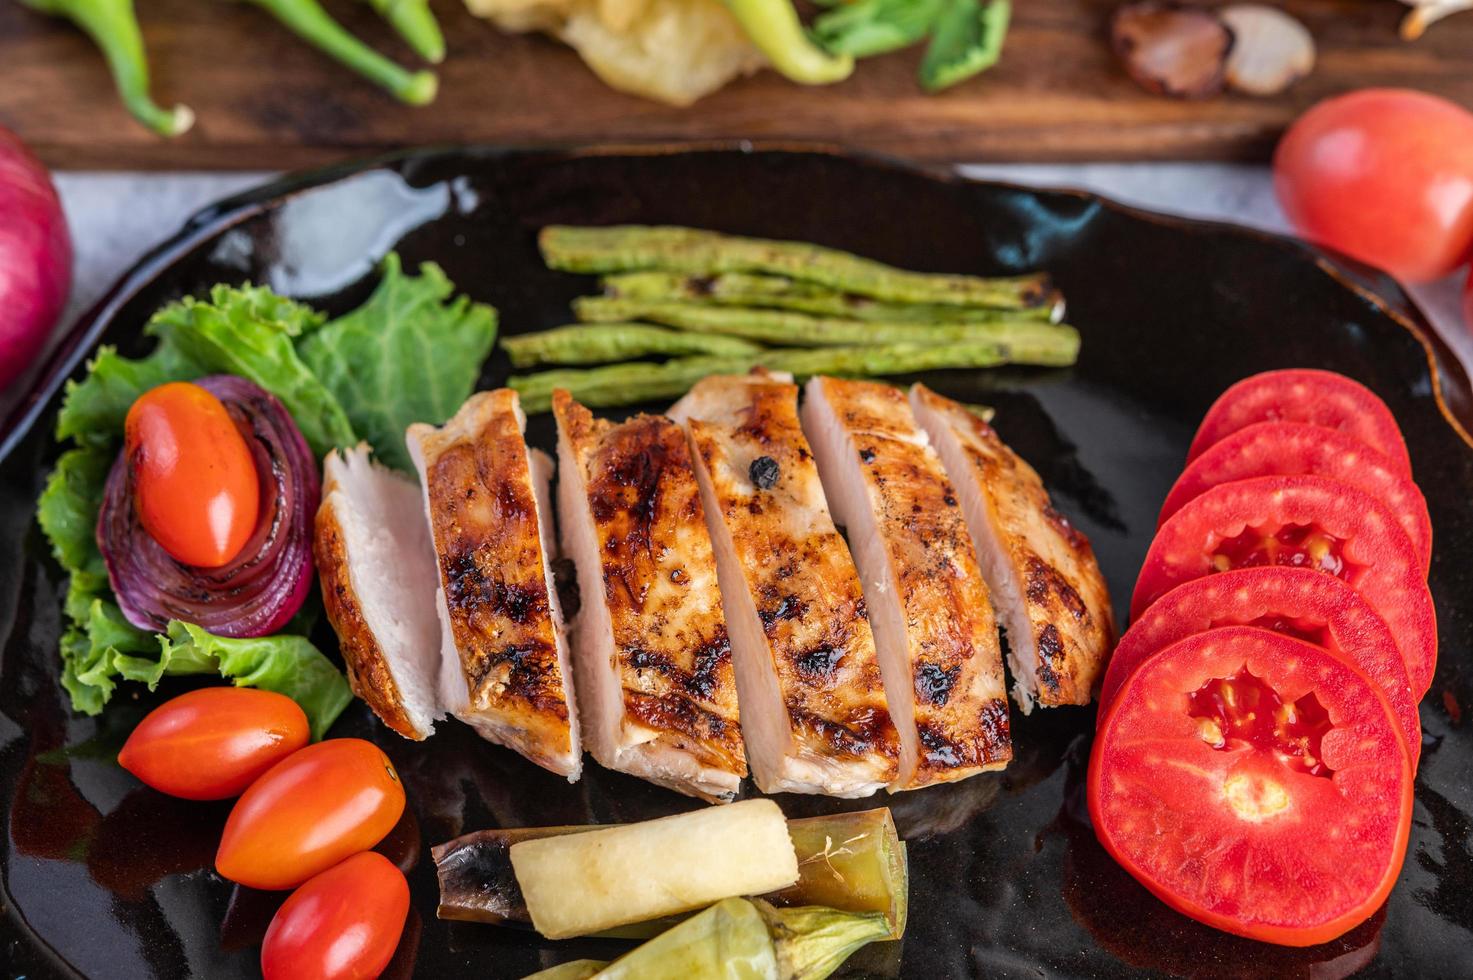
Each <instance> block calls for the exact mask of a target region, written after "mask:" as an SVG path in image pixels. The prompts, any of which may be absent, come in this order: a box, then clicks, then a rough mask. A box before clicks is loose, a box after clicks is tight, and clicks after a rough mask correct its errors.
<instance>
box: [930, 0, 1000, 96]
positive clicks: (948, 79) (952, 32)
mask: <svg viewBox="0 0 1473 980" xmlns="http://www.w3.org/2000/svg"><path fill="white" fill-rule="evenodd" d="M1011 14H1012V4H1011V2H1010V0H945V4H944V6H943V8H942V10H941V12H940V13H939V14H938V15H937V17H936V21H935V26H934V28H933V33H932V35H931V44H930V46H929V47H928V48H927V49H926V56H925V58H924V59H922V61H921V85H922V86H923V87H924V88H925V89H926V90H927V91H928V92H939V91H941V90H942V89H944V88H950V87H951V86H952V85H955V84H957V83H958V82H961V81H965V80H966V79H968V78H971V77H972V76H973V75H977V74H979V73H981V72H983V71H986V70H987V69H988V68H991V67H992V66H993V65H995V64H997V59H998V58H999V57H1000V56H1001V55H1002V46H1003V41H1004V40H1006V38H1007V34H1008V20H1009V18H1010V16H1011Z"/></svg>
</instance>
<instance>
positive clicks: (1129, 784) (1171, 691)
mask: <svg viewBox="0 0 1473 980" xmlns="http://www.w3.org/2000/svg"><path fill="white" fill-rule="evenodd" d="M1089 811H1090V816H1091V817H1092V818H1093V822H1094V827H1095V833H1096V835H1097V836H1098V837H1099V839H1100V843H1102V844H1103V845H1104V846H1105V849H1106V850H1108V851H1109V852H1110V854H1111V855H1113V856H1114V858H1115V860H1117V861H1119V862H1120V865H1121V866H1122V867H1123V868H1125V870H1126V871H1128V872H1130V874H1131V875H1133V876H1134V877H1135V878H1136V879H1137V880H1139V881H1140V882H1141V884H1143V885H1145V886H1146V887H1147V888H1148V889H1150V890H1151V891H1152V892H1153V893H1155V895H1156V896H1157V897H1158V898H1160V899H1161V900H1162V901H1164V902H1166V903H1167V904H1168V905H1170V906H1171V907H1172V908H1175V909H1176V910H1178V911H1179V912H1182V913H1184V914H1186V915H1189V916H1191V917H1192V918H1194V919H1197V920H1198V921H1200V922H1205V923H1206V924H1208V925H1210V926H1212V927H1214V928H1217V929H1221V930H1223V931H1225V932H1231V933H1235V934H1237V935H1240V936H1247V937H1249V938H1251V939H1259V940H1263V941H1266V942H1271V943H1278V944H1280V945H1284V946H1311V945H1314V944H1316V943H1322V942H1326V941H1328V940H1331V939H1334V938H1335V937H1337V936H1339V935H1341V934H1343V933H1345V932H1346V931H1347V930H1349V929H1351V928H1352V927H1353V926H1355V925H1356V924H1358V923H1360V922H1362V921H1364V920H1365V919H1366V918H1368V917H1369V916H1371V915H1372V914H1373V913H1374V912H1375V911H1376V909H1378V908H1379V907H1380V906H1381V903H1382V902H1384V901H1385V899H1386V896H1387V894H1389V893H1390V891H1391V888H1392V886H1393V885H1394V884H1395V883H1396V877H1397V874H1398V873H1399V872H1400V870H1401V865H1402V858H1403V857H1404V856H1405V854H1406V844H1407V834H1408V832H1409V830H1410V828H1411V818H1412V768H1411V764H1410V761H1409V760H1408V758H1407V753H1406V746H1405V744H1403V742H1402V738H1401V733H1400V730H1399V728H1398V726H1397V724H1396V721H1395V719H1394V718H1393V716H1392V713H1391V709H1390V707H1389V706H1388V705H1387V704H1386V701H1385V699H1384V698H1383V697H1382V696H1381V694H1380V692H1378V691H1377V690H1376V687H1375V685H1373V684H1372V683H1371V682H1370V681H1369V680H1368V679H1367V678H1366V677H1365V676H1364V675H1363V674H1361V673H1360V672H1359V671H1358V670H1356V669H1355V668H1354V667H1352V666H1351V665H1350V664H1349V663H1347V662H1346V661H1344V660H1342V659H1341V658H1340V657H1338V656H1336V655H1335V654H1334V653H1331V652H1330V651H1328V650H1324V649H1322V648H1320V647H1316V646H1312V645H1310V644H1308V643H1304V642H1303V641H1300V640H1296V639H1293V638H1291V637H1287V636H1283V635H1281V634H1278V633H1272V632H1269V631H1268V630H1262V629H1258V628H1256V627H1252V626H1231V627H1225V628H1222V629H1216V630H1211V631H1209V632H1206V633H1199V634H1197V635H1196V636H1191V637H1188V638H1186V639H1184V640H1181V641H1179V642H1177V643H1175V644H1173V645H1171V646H1169V647H1167V648H1166V649H1164V650H1162V651H1160V652H1159V653H1157V654H1156V655H1154V656H1152V657H1151V658H1150V659H1148V660H1146V662H1145V663H1143V664H1141V665H1140V667H1139V669H1137V670H1136V672H1135V673H1134V674H1133V675H1132V676H1131V678H1130V679H1129V680H1128V681H1126V682H1125V685H1124V686H1123V687H1122V688H1121V689H1120V692H1119V694H1118V695H1117V696H1116V698H1115V701H1114V703H1113V704H1112V705H1111V707H1110V709H1109V712H1108V713H1107V714H1106V716H1105V719H1104V721H1103V722H1102V723H1101V724H1100V727H1099V731H1098V732H1097V733H1096V735H1095V742H1094V750H1093V753H1092V755H1091V757H1090V763H1089Z"/></svg>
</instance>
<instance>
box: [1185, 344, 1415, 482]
mask: <svg viewBox="0 0 1473 980" xmlns="http://www.w3.org/2000/svg"><path fill="white" fill-rule="evenodd" d="M1255 422H1302V423H1304V424H1305V425H1318V426H1320V427H1321V428H1324V429H1337V430H1339V431H1340V432H1343V433H1345V434H1346V435H1348V436H1351V437H1352V438H1355V439H1359V440H1360V441H1361V442H1363V443H1365V444H1366V445H1368V446H1370V447H1371V448H1372V449H1374V450H1376V451H1377V452H1379V453H1382V454H1384V455H1385V456H1386V457H1387V458H1388V459H1390V460H1391V462H1392V464H1393V465H1395V466H1396V468H1397V471H1398V472H1399V473H1401V475H1402V476H1405V477H1410V476H1411V475H1412V462H1411V457H1410V456H1408V455H1407V445H1406V442H1405V440H1403V439H1402V437H1401V428H1400V427H1399V426H1398V425H1397V424H1396V417H1395V416H1393V415H1392V414H1391V409H1389V408H1387V407H1386V403H1385V402H1383V401H1382V400H1381V399H1379V398H1377V397H1376V394H1375V392H1373V391H1371V389H1369V388H1367V387H1366V386H1365V385H1363V384H1361V383H1360V382H1359V381H1352V380H1351V379H1350V378H1347V377H1346V376H1345V375H1343V374H1336V373H1335V372H1333V371H1313V370H1307V369H1294V370H1287V371H1265V372H1263V373H1262V374H1255V375H1253V376H1251V377H1247V378H1244V379H1243V380H1242V381H1239V382H1238V383H1237V384H1235V385H1232V386H1231V387H1229V388H1228V390H1227V391H1224V392H1223V393H1222V394H1221V395H1219V396H1218V397H1217V401H1215V402H1213V403H1212V407H1211V408H1209V409H1208V410H1207V415H1206V416H1205V417H1204V418H1203V419H1202V424H1201V425H1200V426H1198V427H1197V434H1196V436H1194V437H1193V438H1192V447H1191V448H1190V449H1188V450H1187V462H1191V461H1192V460H1194V459H1196V458H1197V457H1198V456H1200V455H1202V454H1203V453H1204V452H1206V451H1207V449H1208V447H1210V446H1212V445H1213V444H1215V443H1217V442H1220V441H1222V440H1223V439H1225V438H1227V437H1228V436H1230V435H1232V434H1233V433H1234V432H1237V431H1238V430H1239V429H1242V428H1244V427H1246V426H1249V425H1252V424H1254V423H1255Z"/></svg>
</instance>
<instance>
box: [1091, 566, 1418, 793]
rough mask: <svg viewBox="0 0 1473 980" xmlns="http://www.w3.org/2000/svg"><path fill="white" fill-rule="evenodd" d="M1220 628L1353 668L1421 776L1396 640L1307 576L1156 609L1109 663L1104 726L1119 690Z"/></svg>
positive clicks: (1213, 586) (1328, 582)
mask: <svg viewBox="0 0 1473 980" xmlns="http://www.w3.org/2000/svg"><path fill="white" fill-rule="evenodd" d="M1219 626H1258V627H1261V628H1263V629H1269V630H1273V631H1274V632H1275V633H1283V634H1284V635H1286V636H1292V637H1294V638H1295V639H1299V640H1304V641H1305V642H1306V643H1313V644H1315V645H1316V646H1321V647H1324V648H1326V649H1328V650H1333V651H1335V652H1336V653H1338V654H1340V655H1341V656H1343V657H1344V658H1345V659H1346V660H1348V661H1350V662H1351V663H1352V664H1354V665H1355V666H1356V667H1358V668H1359V669H1360V671H1361V673H1363V674H1365V675H1366V676H1367V677H1369V678H1370V679H1371V680H1372V681H1373V682H1374V683H1375V684H1376V686H1377V688H1379V689H1380V691H1381V693H1382V694H1383V695H1384V696H1385V697H1386V701H1387V703H1388V704H1390V705H1391V710H1392V711H1393V712H1394V713H1395V715H1396V720H1397V722H1398V723H1399V724H1400V725H1401V730H1402V736H1403V737H1404V738H1405V739H1406V743H1407V750H1408V752H1410V754H1411V757H1412V768H1413V769H1415V768H1416V765H1417V757H1418V756H1419V755H1420V754H1421V750H1422V725H1421V720H1420V719H1419V718H1418V716H1417V700H1416V698H1414V697H1413V696H1412V688H1411V684H1410V683H1409V682H1408V680H1407V671H1406V665H1405V664H1403V663H1402V659H1401V652H1400V651H1399V650H1398V649H1397V648H1396V639H1395V637H1393V636H1392V635H1391V630H1390V629H1389V628H1387V626H1386V623H1385V621H1384V620H1382V619H1381V617H1380V616H1378V615H1376V613H1375V611H1374V610H1373V609H1371V607H1370V605H1369V604H1368V603H1367V602H1366V600H1364V599H1362V598H1361V597H1360V594H1359V593H1358V592H1356V591H1355V590H1354V589H1352V588H1351V587H1350V586H1348V585H1346V584H1345V583H1344V582H1342V581H1341V580H1340V579H1338V578H1335V577H1334V576H1333V575H1324V574H1321V573H1320V572H1316V571H1313V570H1312V569H1308V568H1286V567H1284V566H1282V565H1267V566H1261V567H1258V568H1239V569H1236V570H1234V571H1231V572H1222V573H1220V574H1218V575H1209V576H1208V577H1207V578H1199V579H1196V580H1194V581H1191V582H1187V583H1186V584H1185V585H1178V586H1177V587H1176V588H1174V589H1172V590H1171V591H1170V592H1168V593H1166V594H1165V595H1164V596H1162V597H1161V598H1160V599H1157V600H1156V601H1155V602H1153V603H1151V606H1150V608H1149V609H1147V610H1146V611H1145V612H1144V613H1142V614H1141V615H1140V617H1139V618H1137V619H1136V620H1135V622H1133V623H1131V624H1130V629H1128V630H1126V632H1125V635H1124V636H1122V637H1121V638H1120V643H1119V644H1118V645H1117V646H1116V647H1115V652H1114V653H1112V654H1111V655H1110V664H1109V666H1108V667H1107V668H1106V669H1105V680H1104V682H1103V684H1102V685H1101V687H1100V719H1101V720H1103V718H1104V713H1105V711H1106V709H1108V708H1109V707H1110V703H1111V702H1112V701H1114V700H1115V695H1116V693H1117V692H1118V691H1119V690H1120V686H1121V685H1122V684H1124V683H1125V681H1126V680H1127V678H1129V677H1130V675H1131V674H1132V673H1134V672H1135V670H1136V668H1138V667H1139V666H1140V665H1141V664H1142V663H1144V662H1145V661H1146V660H1147V659H1148V658H1149V657H1150V656H1151V655H1152V654H1154V653H1156V652H1157V651H1158V650H1163V649H1165V648H1166V647H1169V646H1171V644H1173V643H1175V642H1176V641H1177V640H1180V639H1183V638H1185V637H1188V636H1195V635H1196V634H1198V633H1205V632H1207V631H1208V630H1210V629H1215V628H1217V627H1219Z"/></svg>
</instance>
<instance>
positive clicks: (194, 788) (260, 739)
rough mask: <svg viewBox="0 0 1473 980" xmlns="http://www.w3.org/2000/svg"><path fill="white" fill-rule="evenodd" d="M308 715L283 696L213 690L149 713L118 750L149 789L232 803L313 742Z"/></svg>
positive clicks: (121, 762) (237, 689)
mask: <svg viewBox="0 0 1473 980" xmlns="http://www.w3.org/2000/svg"><path fill="white" fill-rule="evenodd" d="M307 736H308V726H307V715H306V713H304V712H303V711H302V709H301V708H300V707H298V706H297V703H296V702H295V701H293V700H292V699H291V698H289V697H286V696H285V695H282V694H275V693H273V692H271V691H260V690H255V689H253V688H249V687H207V688H203V689H201V690H198V691H190V692H189V693H188V694H181V695H179V696H178V697H177V698H172V699H170V700H168V701H165V702H164V703H163V704H161V705H159V706H158V707H157V708H154V709H153V710H152V711H150V712H149V713H148V716H147V717H146V718H144V719H143V721H141V722H139V723H138V727H137V728H135V729H133V734H132V735H129V736H128V741H127V742H125V743H123V751H122V752H119V753H118V765H120V766H122V767H123V768H124V769H126V770H128V771H129V772H131V773H132V774H133V775H135V776H137V777H138V778H139V779H141V780H143V781H144V782H145V783H147V784H148V785H149V786H152V787H153V788H154V789H156V790H158V791H159V792H161V793H168V794H169V795H170V796H181V797H183V798H184V799H186V800H224V799H228V798H230V797H232V796H239V795H240V794H241V793H243V792H245V789H246V787H247V786H249V785H251V783H253V782H255V781H256V779H257V778H258V777H259V776H260V775H261V774H262V773H264V772H265V771H266V770H268V769H270V768H271V767H272V766H274V765H276V764H277V763H278V762H280V761H281V760H282V759H285V758H286V757H287V756H289V755H291V754H292V753H293V752H295V751H297V750H298V749H300V748H301V747H302V746H304V745H306V744H307Z"/></svg>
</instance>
